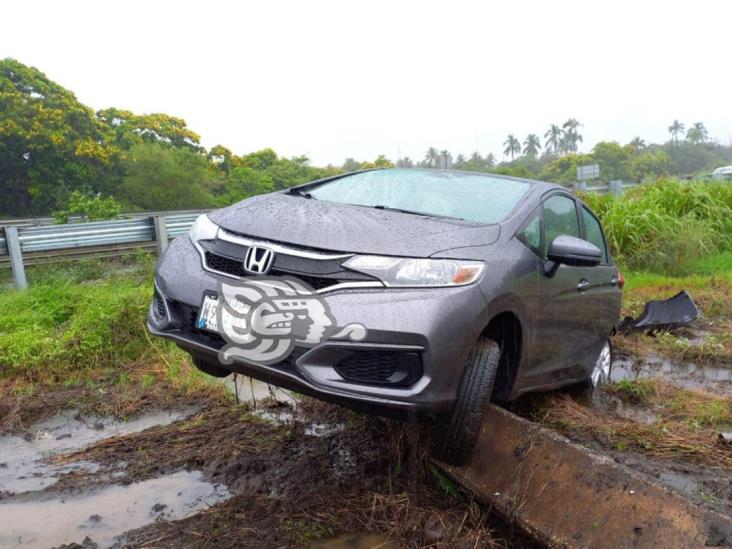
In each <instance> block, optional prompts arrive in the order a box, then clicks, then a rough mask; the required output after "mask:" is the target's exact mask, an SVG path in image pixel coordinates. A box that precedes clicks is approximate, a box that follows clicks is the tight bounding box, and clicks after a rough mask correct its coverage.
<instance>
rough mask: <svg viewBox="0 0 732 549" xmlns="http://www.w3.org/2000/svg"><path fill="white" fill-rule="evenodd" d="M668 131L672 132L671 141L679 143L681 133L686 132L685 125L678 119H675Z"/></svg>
mask: <svg viewBox="0 0 732 549" xmlns="http://www.w3.org/2000/svg"><path fill="white" fill-rule="evenodd" d="M668 132H669V133H670V134H671V141H672V142H673V143H678V142H679V135H680V134H683V133H684V125H683V124H682V123H681V122H679V121H678V120H674V122H673V124H671V125H670V126H669V127H668Z"/></svg>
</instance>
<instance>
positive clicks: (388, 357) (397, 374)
mask: <svg viewBox="0 0 732 549" xmlns="http://www.w3.org/2000/svg"><path fill="white" fill-rule="evenodd" d="M335 370H336V372H338V374H339V375H340V376H341V377H343V378H344V379H346V380H348V381H355V382H357V383H372V384H378V385H398V386H407V385H411V384H412V383H414V382H415V381H416V380H417V379H419V377H420V376H421V375H422V361H421V358H420V355H419V354H418V353H411V352H400V351H396V352H395V351H353V352H351V353H349V354H348V355H346V356H345V357H343V358H341V359H340V360H339V361H338V363H337V364H336V365H335Z"/></svg>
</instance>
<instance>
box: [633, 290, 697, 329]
mask: <svg viewBox="0 0 732 549" xmlns="http://www.w3.org/2000/svg"><path fill="white" fill-rule="evenodd" d="M698 317H699V309H698V308H697V306H696V304H695V303H694V301H693V300H692V299H691V296H689V294H687V293H686V292H685V291H683V290H682V291H680V292H679V293H678V294H676V295H675V296H673V297H671V298H669V299H665V300H663V301H649V302H648V303H646V304H645V306H644V307H643V313H642V314H641V315H640V316H639V317H638V318H631V317H629V316H628V317H625V319H624V320H623V322H622V323H621V324H620V330H621V331H623V332H634V331H644V332H654V331H656V330H672V329H674V328H678V327H680V326H685V325H686V324H689V323H690V322H692V321H693V320H696V319H697V318H698Z"/></svg>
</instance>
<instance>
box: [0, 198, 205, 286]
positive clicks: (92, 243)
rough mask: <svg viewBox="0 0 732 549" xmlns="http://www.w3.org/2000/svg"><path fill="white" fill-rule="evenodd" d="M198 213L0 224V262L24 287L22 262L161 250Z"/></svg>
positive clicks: (184, 228) (191, 222) (198, 213)
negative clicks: (55, 223) (136, 250)
mask: <svg viewBox="0 0 732 549" xmlns="http://www.w3.org/2000/svg"><path fill="white" fill-rule="evenodd" d="M206 211H209V210H206ZM201 213H203V211H187V212H171V213H162V214H157V215H153V216H150V215H149V214H148V215H147V216H145V217H138V218H133V219H120V220H115V221H94V222H88V223H67V224H64V225H20V226H18V225H9V226H4V227H2V228H0V264H2V263H10V267H11V269H12V271H13V278H14V280H15V284H16V286H18V287H20V288H24V287H26V286H27V282H26V279H25V264H29V263H38V262H40V261H41V260H42V259H43V258H44V257H46V258H47V259H48V260H54V259H57V258H59V257H61V258H64V259H68V260H72V259H79V258H82V257H89V256H105V257H109V256H114V255H123V254H128V253H130V252H131V251H132V250H134V249H135V248H138V247H139V248H144V249H150V248H151V247H154V246H157V250H158V253H162V252H163V251H165V248H166V247H167V245H168V241H169V240H172V239H174V238H176V237H178V236H181V235H184V234H186V233H187V232H188V230H189V229H190V227H191V225H193V222H194V221H195V220H196V218H197V217H198V216H199V215H200V214H201ZM1 225H2V222H0V226H1ZM24 257H25V258H26V259H25V260H24Z"/></svg>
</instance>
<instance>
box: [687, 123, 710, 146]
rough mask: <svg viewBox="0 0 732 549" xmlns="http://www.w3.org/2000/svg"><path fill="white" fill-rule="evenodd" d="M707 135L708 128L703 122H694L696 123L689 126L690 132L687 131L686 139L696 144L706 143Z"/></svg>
mask: <svg viewBox="0 0 732 549" xmlns="http://www.w3.org/2000/svg"><path fill="white" fill-rule="evenodd" d="M707 137H708V133H707V129H706V128H705V127H704V124H703V123H701V122H694V125H693V126H692V127H691V128H689V131H688V132H686V140H687V141H689V142H690V143H693V144H694V145H699V144H700V143H704V142H705V141H706V140H707Z"/></svg>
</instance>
